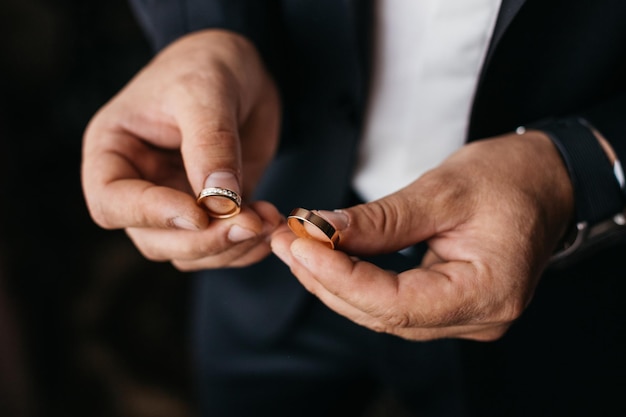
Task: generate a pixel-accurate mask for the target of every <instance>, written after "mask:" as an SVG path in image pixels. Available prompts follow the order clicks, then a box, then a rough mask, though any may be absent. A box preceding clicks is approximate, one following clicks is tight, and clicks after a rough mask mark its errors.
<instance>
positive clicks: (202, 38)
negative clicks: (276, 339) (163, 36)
mask: <svg viewBox="0 0 626 417" xmlns="http://www.w3.org/2000/svg"><path fill="white" fill-rule="evenodd" d="M279 120H280V103H279V98H278V93H277V90H276V87H275V85H274V83H273V81H272V80H271V78H270V76H269V75H268V74H267V72H266V70H265V68H264V66H263V64H262V62H261V59H260V57H259V55H258V53H257V52H256V50H255V48H254V46H253V45H252V44H251V43H250V42H248V41H247V40H246V39H244V38H242V37H241V36H239V35H236V34H233V33H230V32H227V31H222V30H206V31H201V32H197V33H194V34H191V35H188V36H186V37H183V38H181V39H179V40H177V41H176V42H174V43H173V44H171V45H170V46H169V47H167V48H166V49H164V50H163V51H162V52H161V53H160V54H158V55H157V56H156V57H155V58H154V59H153V60H152V61H151V62H150V63H149V64H148V65H147V66H146V67H145V68H144V69H143V70H142V71H140V72H139V73H138V74H137V75H136V76H135V77H134V78H133V79H132V80H131V81H130V82H129V83H128V85H127V86H125V88H123V89H122V90H121V91H120V92H119V93H118V94H117V95H116V96H115V97H114V98H113V99H112V100H110V101H109V102H108V103H107V104H106V105H105V106H104V107H103V108H102V109H100V111H99V112H98V113H97V114H96V115H95V116H94V118H93V119H92V120H91V122H90V123H89V126H88V128H87V130H86V132H85V136H84V142H83V161H82V184H83V190H84V194H85V198H86V201H87V205H88V209H89V212H90V214H91V216H92V218H93V219H94V221H95V222H96V223H97V224H98V225H100V226H101V227H104V228H107V229H125V230H126V232H127V234H128V235H129V236H130V238H131V239H132V240H133V242H134V243H135V245H136V246H137V248H138V249H139V250H140V251H141V252H142V253H143V255H144V256H146V257H147V258H148V259H151V260H157V261H171V262H172V263H173V264H174V266H176V267H177V268H179V269H181V270H196V269H203V268H219V267H234V266H244V265H249V264H252V263H254V262H257V261H259V260H261V259H262V258H264V257H265V256H267V255H268V254H269V253H270V248H269V244H268V242H267V236H268V235H269V234H271V232H272V231H273V230H274V229H275V228H276V227H277V226H278V225H279V224H280V223H281V222H282V216H281V215H280V213H279V212H278V211H277V209H276V208H275V207H274V206H273V205H271V204H269V203H267V202H262V201H258V202H251V203H248V202H246V196H250V195H251V194H252V192H253V190H254V187H255V186H256V184H257V182H258V180H259V178H260V176H261V175H262V173H263V171H264V170H265V168H266V167H267V165H268V163H269V162H270V160H271V159H272V157H273V156H274V153H275V150H276V147H277V142H278V130H279V124H280V121H279ZM206 187H222V188H228V189H231V190H233V191H235V192H237V193H239V194H240V195H242V197H243V199H244V202H243V204H242V210H241V212H240V213H239V214H238V215H236V216H234V217H231V218H228V219H221V220H214V219H210V218H209V216H208V215H207V211H206V210H204V209H203V208H202V207H199V206H198V204H197V203H196V196H197V195H198V193H199V192H200V191H201V190H202V189H203V188H206Z"/></svg>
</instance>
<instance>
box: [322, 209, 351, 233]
mask: <svg viewBox="0 0 626 417" xmlns="http://www.w3.org/2000/svg"><path fill="white" fill-rule="evenodd" d="M314 212H315V213H317V214H318V215H319V216H321V217H323V218H324V219H325V220H327V221H328V222H330V224H332V225H333V227H334V228H335V230H337V231H340V230H344V229H346V228H347V227H348V225H349V222H350V219H349V217H348V215H347V214H346V213H345V212H344V211H343V210H335V211H328V210H315V211H314Z"/></svg>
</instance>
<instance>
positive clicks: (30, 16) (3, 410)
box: [0, 0, 193, 417]
mask: <svg viewBox="0 0 626 417" xmlns="http://www.w3.org/2000/svg"><path fill="white" fill-rule="evenodd" d="M149 57H150V51H149V48H148V46H147V44H146V43H145V41H144V39H143V36H142V34H141V33H140V31H139V29H138V27H137V26H136V23H135V21H134V19H133V18H132V15H131V13H130V10H129V8H128V5H127V3H126V1H125V0H108V1H106V2H104V1H102V2H96V1H85V0H56V1H55V0H48V1H44V0H2V1H1V2H0V140H1V142H0V143H1V148H0V149H1V150H0V181H1V184H0V186H1V188H0V190H1V191H2V193H1V195H0V202H1V204H0V210H1V212H0V219H1V220H0V416H3V417H31V416H37V417H40V416H41V417H48V416H50V417H56V416H68V417H70V416H81V417H83V416H120V417H126V416H128V417H131V416H133V417H134V416H137V417H139V416H141V417H152V416H154V417H159V416H168V417H178V416H180V417H184V416H190V415H192V414H193V409H192V407H191V405H190V404H191V401H190V389H189V388H190V384H189V378H188V363H187V357H186V345H185V343H186V315H187V310H186V309H187V303H186V291H187V285H188V282H187V281H188V280H187V278H188V277H186V276H185V275H184V274H182V273H180V272H177V271H175V270H174V269H173V268H172V267H171V266H170V265H169V264H160V263H151V262H148V261H146V260H144V259H143V258H142V257H141V256H140V255H139V254H138V253H137V252H136V250H135V249H134V248H133V246H132V245H131V244H130V242H129V240H128V239H127V238H126V236H125V235H124V234H123V232H121V231H104V230H101V229H99V228H98V227H97V226H95V224H93V223H92V221H91V220H90V218H89V216H88V214H87V211H86V208H85V204H84V201H83V198H82V194H81V187H80V177H79V175H80V149H81V139H82V138H81V136H82V133H83V130H84V128H85V125H86V124H87V122H88V121H89V119H90V117H91V116H92V115H93V113H94V112H95V111H96V110H97V109H98V108H99V107H100V106H101V105H102V104H104V102H105V101H106V100H108V99H109V98H110V97H111V96H112V95H113V94H115V92H117V91H118V90H119V89H120V88H121V87H122V86H123V85H124V83H125V82H126V81H127V80H128V79H129V78H130V77H131V76H132V75H133V74H134V73H135V71H137V70H138V69H139V68H140V67H141V66H142V65H143V64H144V63H145V62H146V61H147V60H148V59H149Z"/></svg>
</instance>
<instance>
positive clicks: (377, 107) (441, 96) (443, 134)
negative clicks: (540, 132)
mask: <svg viewBox="0 0 626 417" xmlns="http://www.w3.org/2000/svg"><path fill="white" fill-rule="evenodd" d="M500 1H501V0H378V4H377V7H378V10H377V11H376V16H377V19H378V20H377V22H376V30H377V32H376V38H375V39H376V45H375V51H374V54H375V55H374V68H373V80H372V81H373V84H372V86H371V96H370V100H371V101H370V103H369V108H368V114H367V118H366V120H367V122H366V125H365V130H364V137H363V138H362V141H361V149H360V155H359V162H358V165H357V171H356V176H355V177H354V187H355V190H356V191H357V192H358V193H359V194H360V195H361V196H362V197H363V198H365V199H366V200H370V201H371V200H374V199H377V198H380V197H382V196H384V195H387V194H389V193H391V192H393V191H395V190H398V189H400V188H402V187H404V186H406V185H408V184H409V183H411V182H413V181H414V180H416V179H417V178H418V177H419V176H420V175H422V174H423V173H424V172H425V171H427V170H429V169H431V168H433V167H435V166H437V165H438V164H440V163H441V162H442V161H443V160H444V159H445V158H446V157H447V156H448V155H450V154H451V153H452V152H454V151H455V150H456V149H458V148H459V147H460V146H462V145H463V144H464V141H465V136H466V130H467V127H468V119H469V112H470V106H471V103H472V99H473V95H474V90H475V88H476V84H477V80H478V76H479V72H480V69H481V65H482V62H483V60H484V57H485V54H486V51H487V47H488V45H489V41H490V38H491V35H492V32H493V28H494V25H495V21H496V17H497V14H498V9H499V7H500Z"/></svg>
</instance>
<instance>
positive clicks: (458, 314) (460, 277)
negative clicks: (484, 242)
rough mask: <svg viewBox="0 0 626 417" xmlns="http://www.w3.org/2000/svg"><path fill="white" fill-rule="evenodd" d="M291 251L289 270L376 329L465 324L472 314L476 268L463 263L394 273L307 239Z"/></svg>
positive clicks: (333, 304) (392, 330) (339, 308)
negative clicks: (356, 311)
mask: <svg viewBox="0 0 626 417" xmlns="http://www.w3.org/2000/svg"><path fill="white" fill-rule="evenodd" d="M291 253H292V254H293V257H294V258H295V260H296V261H297V262H294V263H293V264H292V265H291V266H292V270H293V271H294V273H295V274H296V275H297V276H298V277H299V278H300V279H304V280H308V281H309V282H307V283H305V286H307V287H310V288H313V287H315V288H316V289H315V291H316V295H317V296H318V297H320V299H322V301H323V302H325V303H329V306H330V307H331V308H333V309H335V311H337V312H339V313H340V314H343V315H346V316H348V317H349V318H353V319H355V318H357V317H355V314H356V313H355V309H356V310H358V311H359V312H361V313H362V314H360V317H358V320H359V322H360V324H362V325H365V326H367V327H370V328H373V329H376V330H378V331H385V332H389V333H398V332H399V330H400V329H407V328H428V329H432V328H435V327H448V326H458V325H464V324H469V323H472V322H473V319H474V318H475V315H476V313H477V312H476V311H475V310H474V309H473V308H471V306H473V305H474V301H475V300H476V299H477V298H476V294H477V291H476V290H477V288H478V285H477V284H475V283H476V280H477V269H476V268H475V267H474V265H472V264H471V263H468V262H449V263H445V264H438V265H436V266H434V267H433V268H431V269H412V270H409V271H405V272H402V273H399V274H397V273H395V272H392V271H384V270H382V269H380V268H378V267H377V266H375V265H373V264H371V263H368V262H363V261H359V260H356V261H355V260H354V259H353V258H351V257H349V256H348V255H346V254H345V253H342V252H340V251H333V250H331V249H328V248H325V247H323V246H322V245H320V244H318V243H316V242H312V241H310V240H307V239H297V240H295V241H294V242H293V243H292V244H291ZM312 279H313V280H315V282H314V283H313V282H311V281H310V280H312ZM472 283H474V284H472ZM318 284H319V285H318ZM351 316H352V317H351Z"/></svg>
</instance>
